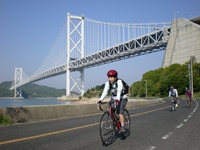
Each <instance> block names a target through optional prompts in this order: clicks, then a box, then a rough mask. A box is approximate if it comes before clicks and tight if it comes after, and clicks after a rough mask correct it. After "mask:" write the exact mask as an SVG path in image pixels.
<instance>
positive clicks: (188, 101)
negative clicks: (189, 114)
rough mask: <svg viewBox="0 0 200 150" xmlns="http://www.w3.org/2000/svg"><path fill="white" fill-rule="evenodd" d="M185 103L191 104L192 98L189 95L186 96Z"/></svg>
mask: <svg viewBox="0 0 200 150" xmlns="http://www.w3.org/2000/svg"><path fill="white" fill-rule="evenodd" d="M187 104H188V107H191V106H192V98H191V97H189V96H188V97H187Z"/></svg>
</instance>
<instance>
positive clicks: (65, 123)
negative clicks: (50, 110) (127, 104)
mask: <svg viewBox="0 0 200 150" xmlns="http://www.w3.org/2000/svg"><path fill="white" fill-rule="evenodd" d="M199 103H200V102H199V101H194V102H193V105H192V107H191V108H188V107H187V105H186V103H185V101H184V100H180V103H179V107H178V108H177V111H175V112H171V111H170V108H169V103H168V101H166V102H165V103H162V104H157V105H153V106H148V107H143V108H137V109H129V113H130V116H131V135H130V136H129V137H127V138H126V139H125V140H121V139H120V138H117V139H116V141H115V142H114V143H112V144H111V145H109V146H106V147H105V146H103V145H102V142H101V140H100V136H99V120H100V116H101V112H100V113H98V114H92V115H88V116H79V117H76V118H64V119H58V120H51V121H42V122H34V123H23V124H15V125H8V126H1V127H0V149H1V150H13V149H18V150H27V149H28V150H66V149H67V150H76V149H87V150H94V149H95V150H98V149H99V150H102V149H109V150H116V149H123V150H133V149H135V150H169V149H170V150H186V149H187V150H188V149H190V150H199V149H200V134H199V131H200V109H199Z"/></svg>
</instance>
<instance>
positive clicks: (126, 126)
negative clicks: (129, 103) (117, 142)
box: [123, 109, 131, 137]
mask: <svg viewBox="0 0 200 150" xmlns="http://www.w3.org/2000/svg"><path fill="white" fill-rule="evenodd" d="M123 116H124V129H125V130H126V131H125V133H123V135H124V136H125V137H128V136H129V135H130V133H131V132H130V128H131V120H130V115H129V112H128V110H126V109H124V112H123Z"/></svg>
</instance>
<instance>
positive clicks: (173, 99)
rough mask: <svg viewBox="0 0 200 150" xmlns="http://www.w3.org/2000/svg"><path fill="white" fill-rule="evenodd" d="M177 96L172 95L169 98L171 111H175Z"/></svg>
mask: <svg viewBox="0 0 200 150" xmlns="http://www.w3.org/2000/svg"><path fill="white" fill-rule="evenodd" d="M177 103H178V102H177V98H176V97H175V96H173V98H172V99H171V111H172V112H173V111H176V107H177Z"/></svg>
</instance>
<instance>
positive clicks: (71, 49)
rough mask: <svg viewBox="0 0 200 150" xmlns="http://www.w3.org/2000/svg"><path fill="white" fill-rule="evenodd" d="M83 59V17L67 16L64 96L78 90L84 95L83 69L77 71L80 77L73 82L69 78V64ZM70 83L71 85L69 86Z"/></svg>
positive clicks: (70, 77)
mask: <svg viewBox="0 0 200 150" xmlns="http://www.w3.org/2000/svg"><path fill="white" fill-rule="evenodd" d="M83 57H84V17H80V16H72V15H70V13H68V14H67V69H66V96H70V95H71V92H72V91H73V90H74V89H75V87H76V88H77V89H78V92H80V93H81V95H83V94H84V68H81V69H80V70H79V73H80V76H79V77H78V79H77V80H74V79H73V78H72V76H71V71H72V70H71V67H70V62H71V61H72V60H75V59H81V58H83ZM71 83H72V84H73V85H72V86H71Z"/></svg>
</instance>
